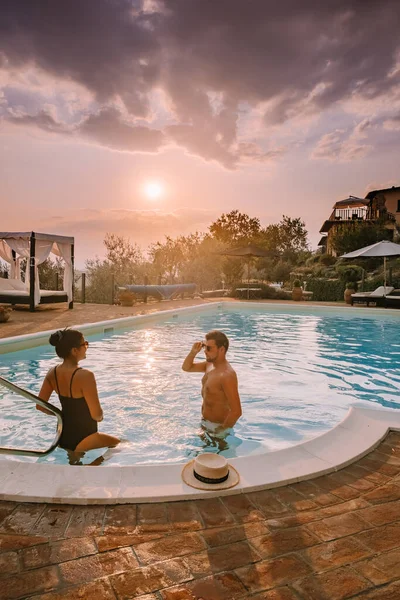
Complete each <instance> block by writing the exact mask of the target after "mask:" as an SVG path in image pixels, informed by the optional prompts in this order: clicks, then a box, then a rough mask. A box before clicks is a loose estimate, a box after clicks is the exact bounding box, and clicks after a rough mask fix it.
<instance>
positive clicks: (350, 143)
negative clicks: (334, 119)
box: [311, 119, 372, 162]
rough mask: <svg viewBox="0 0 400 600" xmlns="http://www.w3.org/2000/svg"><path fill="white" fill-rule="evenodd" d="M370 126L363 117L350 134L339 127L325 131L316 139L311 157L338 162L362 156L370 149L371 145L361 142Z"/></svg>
mask: <svg viewBox="0 0 400 600" xmlns="http://www.w3.org/2000/svg"><path fill="white" fill-rule="evenodd" d="M371 127H372V124H371V122H370V121H369V120H368V119H365V120H364V121H361V123H358V125H356V126H355V127H354V129H353V131H352V132H351V133H350V134H349V133H348V132H346V131H343V130H340V129H337V130H336V131H334V132H332V133H327V134H325V135H323V136H322V138H321V139H320V140H319V141H318V143H317V145H316V147H315V148H314V151H313V153H312V155H311V157H312V158H321V159H328V160H331V161H340V162H348V161H351V160H356V159H358V158H362V157H364V156H366V154H368V152H370V150H372V146H371V145H369V144H367V143H363V140H365V139H366V138H367V135H368V130H369V129H370V128H371Z"/></svg>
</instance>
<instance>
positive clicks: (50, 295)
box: [0, 277, 68, 305]
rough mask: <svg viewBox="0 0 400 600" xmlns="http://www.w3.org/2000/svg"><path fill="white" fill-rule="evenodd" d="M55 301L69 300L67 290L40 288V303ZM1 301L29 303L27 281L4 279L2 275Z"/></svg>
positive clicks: (12, 303) (52, 302)
mask: <svg viewBox="0 0 400 600" xmlns="http://www.w3.org/2000/svg"><path fill="white" fill-rule="evenodd" d="M55 302H68V296H67V294H66V293H65V292H60V291H53V290H40V304H54V303H55ZM0 303H1V304H11V305H15V304H29V303H30V294H29V292H28V291H27V289H26V286H25V283H24V282H23V281H21V280H20V279H4V278H2V277H0Z"/></svg>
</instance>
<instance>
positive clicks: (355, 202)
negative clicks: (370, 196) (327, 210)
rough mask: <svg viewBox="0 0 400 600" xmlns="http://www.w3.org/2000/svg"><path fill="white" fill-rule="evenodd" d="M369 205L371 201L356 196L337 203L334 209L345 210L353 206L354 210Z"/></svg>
mask: <svg viewBox="0 0 400 600" xmlns="http://www.w3.org/2000/svg"><path fill="white" fill-rule="evenodd" d="M368 204H369V201H368V200H366V199H365V198H357V197H356V196H349V197H348V198H346V199H345V200H338V202H335V205H334V207H333V208H345V207H346V206H351V207H352V208H355V207H357V206H367V205H368Z"/></svg>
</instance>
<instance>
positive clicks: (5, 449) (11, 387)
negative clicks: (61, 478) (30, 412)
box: [0, 377, 63, 456]
mask: <svg viewBox="0 0 400 600" xmlns="http://www.w3.org/2000/svg"><path fill="white" fill-rule="evenodd" d="M0 385H2V386H3V387H6V388H8V389H9V390H11V391H12V392H15V393H16V394H19V395H20V396H23V397H24V398H26V399H27V400H30V401H31V402H34V403H35V404H39V406H42V407H43V408H46V409H47V410H49V411H51V412H52V413H54V414H55V415H56V417H57V431H56V436H55V438H54V441H53V443H52V444H51V446H50V448H48V449H47V450H23V449H22V450H21V449H20V448H11V447H9V446H5V447H2V446H0V454H18V455H26V456H46V455H47V454H50V452H53V450H54V449H55V448H56V447H57V445H58V442H59V440H60V437H61V433H62V430H63V420H62V415H61V410H60V409H59V408H57V407H56V406H53V404H50V402H45V401H44V400H41V399H40V398H39V397H38V396H35V394H31V392H28V391H27V390H24V389H23V388H20V387H19V386H18V385H15V384H14V383H11V381H8V379H4V377H0Z"/></svg>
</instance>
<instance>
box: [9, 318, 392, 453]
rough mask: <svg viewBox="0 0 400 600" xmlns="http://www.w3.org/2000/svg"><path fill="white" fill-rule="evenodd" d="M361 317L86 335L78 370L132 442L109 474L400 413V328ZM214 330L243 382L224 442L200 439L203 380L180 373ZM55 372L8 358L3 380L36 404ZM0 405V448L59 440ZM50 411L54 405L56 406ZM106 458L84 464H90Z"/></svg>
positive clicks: (166, 323)
mask: <svg viewBox="0 0 400 600" xmlns="http://www.w3.org/2000/svg"><path fill="white" fill-rule="evenodd" d="M362 312H363V311H362V310H357V309H355V310H354V312H353V314H352V315H351V317H349V313H348V312H347V311H343V315H341V313H340V311H337V312H335V313H326V314H325V313H324V312H323V311H319V312H316V313H315V314H311V312H310V311H309V310H307V311H304V309H303V310H299V311H293V309H290V310H287V311H286V312H285V308H284V307H280V308H279V309H278V308H276V309H271V308H269V309H268V310H263V309H258V308H257V309H249V308H248V306H247V307H245V308H243V309H242V310H240V309H238V308H235V310H233V309H232V308H229V309H227V310H225V309H224V310H217V309H216V310H215V311H211V312H210V311H207V312H204V313H200V312H199V313H197V314H195V315H184V314H181V313H177V315H178V316H175V317H174V316H169V317H168V318H167V319H166V320H163V321H160V322H153V323H151V324H149V323H147V324H146V323H144V324H143V325H141V326H140V327H137V326H135V329H126V330H119V331H115V332H113V333H109V334H106V335H102V336H100V335H97V336H86V337H87V339H89V341H90V348H89V350H88V353H87V356H88V358H87V360H86V361H84V362H83V363H81V364H82V366H85V367H87V368H89V369H91V370H93V371H94V373H95V375H96V379H97V383H98V388H99V393H100V398H101V402H102V405H103V410H104V415H105V418H104V421H103V422H102V423H101V424H100V429H101V430H102V431H104V432H108V433H113V434H115V435H118V436H120V437H122V438H123V439H124V440H126V441H124V443H123V444H121V446H120V448H119V452H117V453H115V454H113V455H112V456H111V458H110V459H109V460H108V461H107V464H151V463H160V462H164V463H176V462H186V461H187V460H188V458H190V457H192V456H194V455H195V454H196V453H198V452H200V451H204V450H206V451H211V452H221V453H222V454H224V455H225V456H227V457H232V456H244V455H248V454H251V453H258V452H264V451H267V450H275V449H279V448H283V447H285V446H289V445H293V444H295V443H298V442H300V441H303V440H306V439H308V438H310V437H314V436H316V435H318V434H320V433H322V432H324V431H327V430H328V429H330V428H332V427H333V426H334V425H336V424H337V423H338V422H339V421H340V420H342V418H343V417H344V415H345V414H346V412H347V409H348V407H349V405H350V404H351V403H353V402H355V401H358V402H359V401H365V402H368V403H371V402H372V403H377V404H380V405H381V406H387V407H391V408H399V407H400V396H399V390H400V371H399V364H400V335H399V334H400V328H399V323H400V321H399V319H398V317H397V316H396V315H394V316H390V315H383V316H381V317H378V316H377V317H374V316H371V313H368V315H367V314H365V316H364V315H363V314H362ZM356 314H357V316H353V315H356ZM210 329H221V330H223V331H224V332H225V333H226V334H227V335H228V337H229V338H230V341H231V347H230V349H229V353H228V360H230V362H231V364H232V365H233V367H234V368H235V369H236V371H237V374H238V378H239V391H240V395H241V399H242V406H243V417H242V418H241V419H240V421H239V422H238V423H237V425H236V426H235V429H234V432H233V434H231V435H229V436H228V437H227V438H226V439H225V440H220V439H215V438H212V437H209V436H204V435H202V431H201V429H200V407H201V398H200V380H201V375H200V374H190V373H184V372H183V371H182V370H181V364H182V361H183V359H184V358H185V356H186V354H187V353H188V351H189V350H190V348H191V346H192V343H193V342H194V341H196V340H201V339H203V337H204V334H205V333H206V332H207V331H208V330H210ZM199 356H202V354H200V355H199ZM57 362H59V359H57V357H55V355H54V349H53V348H52V347H50V346H41V347H37V348H34V349H29V350H23V351H20V352H13V353H10V354H8V355H2V356H1V366H0V375H2V376H3V377H6V378H7V379H9V380H11V381H13V382H15V383H17V384H18V385H20V386H21V387H25V388H27V389H30V390H32V391H34V392H35V393H37V392H38V391H39V389H40V384H41V381H42V379H43V377H44V376H45V374H46V372H47V370H48V369H49V368H50V367H51V366H52V365H54V364H57ZM0 399H1V406H2V416H1V418H0V435H1V445H14V446H20V447H31V448H32V447H38V445H39V444H40V445H41V447H42V448H43V447H44V446H45V445H46V444H48V443H49V442H50V441H51V440H52V439H53V436H54V428H55V425H54V423H55V420H54V419H53V418H51V417H47V416H45V415H43V414H42V413H39V412H38V411H35V410H33V409H32V405H30V404H29V403H28V402H27V401H25V400H22V399H19V400H18V402H16V401H15V396H14V394H11V393H10V392H8V391H6V390H4V389H2V388H0ZM52 401H53V403H54V404H55V405H57V406H59V403H58V399H57V397H56V396H55V395H53V397H52ZM100 453H101V451H93V452H90V453H88V454H87V456H86V457H85V461H84V462H90V460H91V459H92V458H95V457H96V456H98V455H99V454H100ZM18 460H24V458H21V459H20V458H18ZM25 460H37V459H25ZM39 460H41V461H42V460H43V461H45V462H49V463H54V462H56V463H66V462H67V457H66V453H65V451H64V450H61V449H57V450H56V451H55V452H53V453H52V454H51V455H50V456H48V457H46V458H42V459H39Z"/></svg>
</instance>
